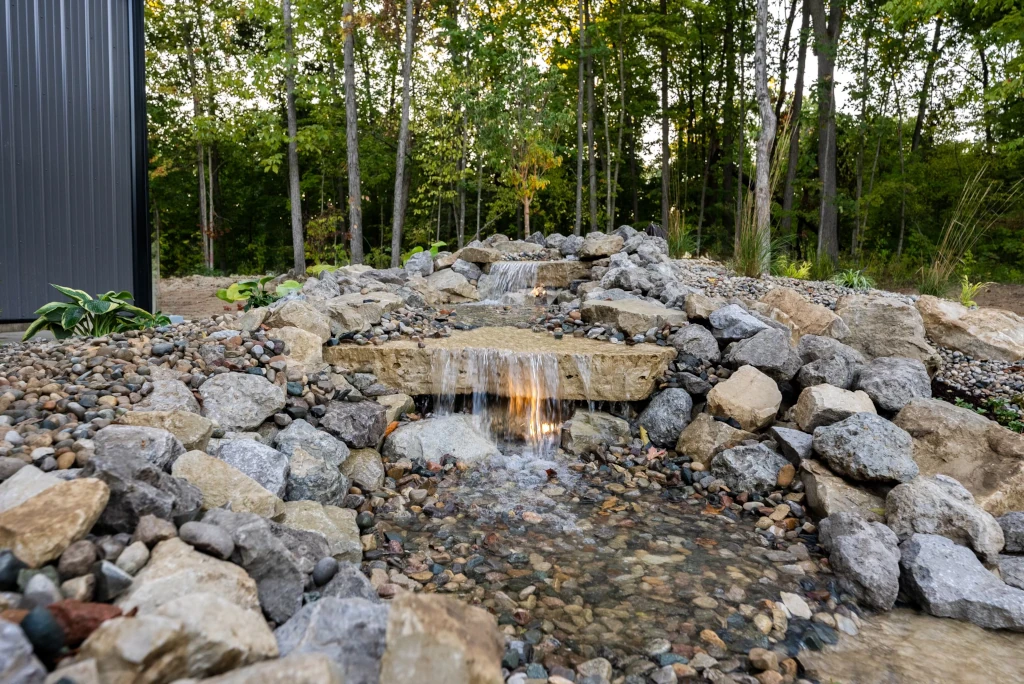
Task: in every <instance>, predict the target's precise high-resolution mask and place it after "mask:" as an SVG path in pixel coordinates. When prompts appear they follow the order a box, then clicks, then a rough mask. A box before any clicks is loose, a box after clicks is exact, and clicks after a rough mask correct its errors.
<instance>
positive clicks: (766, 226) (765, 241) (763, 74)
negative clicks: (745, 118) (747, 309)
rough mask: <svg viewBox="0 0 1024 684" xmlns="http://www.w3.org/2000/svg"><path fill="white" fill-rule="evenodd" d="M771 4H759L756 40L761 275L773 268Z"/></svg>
mask: <svg viewBox="0 0 1024 684" xmlns="http://www.w3.org/2000/svg"><path fill="white" fill-rule="evenodd" d="M767 42H768V0H757V32H756V34H755V37H754V90H755V92H756V93H757V106H758V109H760V110H761V134H760V136H758V138H757V186H756V200H755V208H754V219H755V230H756V231H757V244H758V247H759V249H758V257H759V261H760V267H761V275H765V274H767V273H768V272H769V270H770V268H771V230H772V229H771V216H772V188H771V184H770V182H769V180H768V178H769V176H770V167H771V154H772V142H773V141H774V140H775V124H776V120H775V111H774V110H773V109H772V98H771V95H770V94H769V92H768V55H767Z"/></svg>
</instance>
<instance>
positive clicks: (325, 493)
mask: <svg viewBox="0 0 1024 684" xmlns="http://www.w3.org/2000/svg"><path fill="white" fill-rule="evenodd" d="M274 444H275V445H276V446H277V448H278V450H279V451H280V452H281V453H283V454H285V455H286V456H288V458H289V465H290V468H289V472H288V481H287V482H288V484H287V493H286V498H287V499H288V500H289V501H296V500H300V499H310V500H313V501H318V502H320V503H323V504H336V503H339V502H340V501H341V499H342V497H343V496H344V495H345V493H346V492H347V491H348V488H349V480H348V478H347V477H345V476H344V475H343V474H342V473H341V471H340V470H339V468H340V467H341V466H342V465H343V464H344V463H345V460H346V459H348V457H349V449H348V447H347V446H345V443H344V442H342V441H340V440H338V439H335V438H334V437H332V436H331V435H329V434H327V433H326V432H323V431H321V430H317V429H316V428H314V427H313V426H312V425H310V424H309V423H307V422H306V421H304V420H295V421H293V422H292V423H291V424H290V425H289V426H288V427H287V428H285V429H284V430H282V431H281V432H279V433H278V434H277V437H276V438H275V439H274Z"/></svg>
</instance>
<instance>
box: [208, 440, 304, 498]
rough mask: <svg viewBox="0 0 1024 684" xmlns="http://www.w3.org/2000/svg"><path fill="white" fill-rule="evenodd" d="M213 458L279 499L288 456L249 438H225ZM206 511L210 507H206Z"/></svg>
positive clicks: (284, 487) (283, 491)
mask: <svg viewBox="0 0 1024 684" xmlns="http://www.w3.org/2000/svg"><path fill="white" fill-rule="evenodd" d="M216 457H217V458H218V459H220V460H221V461H224V462H225V463H227V464H228V465H230V466H233V467H234V468H236V469H238V470H239V471H241V472H242V473H244V474H245V475H246V476H247V477H249V478H251V479H252V480H254V481H255V482H256V483H257V484H259V485H260V486H261V487H263V488H264V489H266V490H267V491H269V492H270V493H271V494H273V495H274V496H276V497H277V498H279V499H283V498H284V497H285V494H286V492H287V488H288V472H289V463H288V456H286V455H285V454H283V453H281V452H280V451H277V450H276V449H273V448H271V447H269V446H267V445H266V444H260V443H259V442H257V441H256V440H253V439H228V440H223V441H221V443H220V447H219V448H218V449H217V454H216ZM207 508H212V506H209V505H207Z"/></svg>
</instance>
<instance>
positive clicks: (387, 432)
mask: <svg viewBox="0 0 1024 684" xmlns="http://www.w3.org/2000/svg"><path fill="white" fill-rule="evenodd" d="M398 424H399V423H398V421H397V420H393V421H391V422H390V423H389V424H388V426H387V427H386V428H385V429H384V436H385V437H387V436H388V435H390V434H391V433H392V432H394V431H395V430H397V429H398Z"/></svg>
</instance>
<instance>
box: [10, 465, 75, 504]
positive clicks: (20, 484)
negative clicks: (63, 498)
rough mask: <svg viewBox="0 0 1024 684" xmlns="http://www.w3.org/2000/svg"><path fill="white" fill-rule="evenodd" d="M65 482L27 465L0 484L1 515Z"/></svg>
mask: <svg viewBox="0 0 1024 684" xmlns="http://www.w3.org/2000/svg"><path fill="white" fill-rule="evenodd" d="M63 481H64V480H62V479H60V478H59V477H56V476H55V475H51V474H49V473H44V472H43V471H42V470H40V469H39V468H36V467H35V466H34V465H25V466H23V467H22V468H20V469H19V470H18V472H16V473H14V475H11V476H10V477H9V478H7V479H6V480H4V481H3V482H2V483H0V513H3V512H4V511H7V510H10V509H12V508H16V507H18V506H20V505H21V504H23V503H25V502H26V501H28V500H29V499H31V498H32V497H33V496H35V495H36V494H40V493H42V492H44V491H46V490H47V489H49V488H50V487H55V486H57V485H59V484H60V483H61V482H63Z"/></svg>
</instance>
